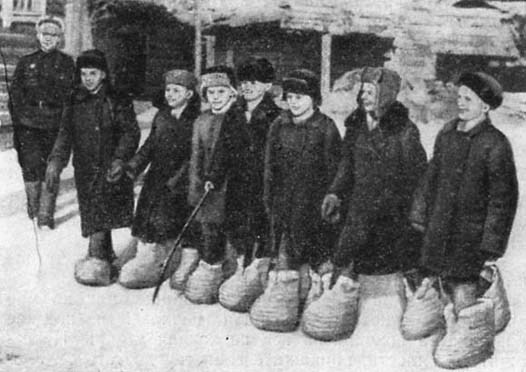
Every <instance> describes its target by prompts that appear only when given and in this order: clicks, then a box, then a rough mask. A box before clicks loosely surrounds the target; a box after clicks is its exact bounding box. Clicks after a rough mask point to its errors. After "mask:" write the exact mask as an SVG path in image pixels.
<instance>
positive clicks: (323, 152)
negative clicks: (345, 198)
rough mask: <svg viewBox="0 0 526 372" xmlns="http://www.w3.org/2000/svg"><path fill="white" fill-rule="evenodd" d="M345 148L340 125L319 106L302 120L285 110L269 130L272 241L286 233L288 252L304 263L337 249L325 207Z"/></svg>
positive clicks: (266, 194) (267, 191)
mask: <svg viewBox="0 0 526 372" xmlns="http://www.w3.org/2000/svg"><path fill="white" fill-rule="evenodd" d="M340 147H341V138H340V135H339V133H338V129H337V128H336V125H335V124H334V122H333V121H332V119H330V118H329V117H328V116H326V115H324V114H322V113H321V112H320V111H319V110H316V111H315V112H314V114H313V115H312V116H311V117H310V118H309V119H307V120H306V121H304V122H302V123H299V124H295V123H294V122H293V120H292V114H291V113H290V111H285V112H283V113H281V114H280V116H278V118H277V119H276V120H275V121H274V123H272V126H271V128H270V131H269V136H268V140H267V152H266V158H265V190H264V199H265V204H266V208H267V210H268V212H269V214H270V218H271V223H272V225H273V227H272V233H273V242H274V244H277V243H278V240H279V239H281V236H282V234H287V235H288V237H289V242H288V244H289V247H287V250H288V251H289V255H290V254H292V255H293V256H294V257H295V259H299V260H300V261H302V262H301V263H310V264H312V265H316V264H318V263H320V261H321V260H323V259H325V258H327V257H328V255H329V254H330V253H332V248H333V244H332V243H331V240H333V239H332V238H331V234H334V231H333V229H332V227H331V226H330V225H328V224H326V223H325V222H324V221H323V220H322V218H321V205H322V202H323V198H324V195H325V194H326V193H327V190H328V188H329V186H330V182H331V181H332V179H333V178H334V176H335V174H336V170H337V167H338V161H339V160H340ZM276 248H277V247H276V246H275V247H274V249H276Z"/></svg>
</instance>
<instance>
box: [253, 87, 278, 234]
mask: <svg viewBox="0 0 526 372" xmlns="http://www.w3.org/2000/svg"><path fill="white" fill-rule="evenodd" d="M280 112H281V109H280V108H279V107H278V106H277V105H276V104H275V103H274V101H273V99H272V97H271V96H270V95H268V94H265V96H264V97H263V100H262V101H261V102H260V103H259V104H258V105H257V106H256V108H255V109H254V110H253V111H252V115H251V117H250V121H249V122H248V123H247V130H248V136H249V139H250V146H249V148H248V150H249V151H248V152H249V158H248V170H249V171H250V172H251V174H250V176H249V185H248V187H249V192H250V195H251V197H250V198H249V199H248V202H249V209H248V211H247V212H248V215H249V216H248V217H249V219H250V230H251V232H252V233H253V234H254V235H259V236H260V237H262V238H263V239H265V238H266V236H265V235H267V234H268V228H269V226H268V218H267V214H266V212H265V205H264V203H263V189H264V187H263V182H264V180H263V178H264V177H263V176H264V173H265V148H266V143H267V135H268V131H269V129H270V125H271V124H272V122H273V121H274V120H275V119H276V118H277V117H278V115H279V114H280Z"/></svg>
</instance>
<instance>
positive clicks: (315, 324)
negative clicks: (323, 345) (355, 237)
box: [302, 274, 360, 341]
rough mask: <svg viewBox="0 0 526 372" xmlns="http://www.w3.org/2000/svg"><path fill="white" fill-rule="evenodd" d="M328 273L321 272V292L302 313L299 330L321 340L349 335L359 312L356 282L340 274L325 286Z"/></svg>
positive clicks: (338, 338)
mask: <svg viewBox="0 0 526 372" xmlns="http://www.w3.org/2000/svg"><path fill="white" fill-rule="evenodd" d="M330 275H331V274H326V275H325V276H324V278H323V279H324V280H323V282H324V283H325V284H326V287H325V288H324V290H323V293H322V295H321V296H320V297H319V298H318V299H317V300H315V301H313V302H312V303H311V304H310V305H309V306H308V307H307V308H306V309H305V311H304V312H303V317H302V330H303V332H304V333H305V334H306V335H308V336H310V337H312V338H314V339H316V340H321V341H336V340H341V339H344V338H348V337H350V336H351V334H352V333H353V332H354V328H355V327H356V323H357V321H358V314H359V298H360V294H359V291H360V285H359V283H358V282H357V281H356V280H353V279H351V278H348V277H346V276H343V275H340V276H339V277H338V280H337V281H336V283H335V284H334V286H333V287H332V289H329V288H328V283H329V282H330Z"/></svg>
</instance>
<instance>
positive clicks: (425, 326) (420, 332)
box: [400, 278, 444, 340]
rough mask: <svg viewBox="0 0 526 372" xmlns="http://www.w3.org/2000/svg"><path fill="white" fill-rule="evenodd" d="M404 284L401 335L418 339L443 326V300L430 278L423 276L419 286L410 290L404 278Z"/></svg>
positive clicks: (408, 338)
mask: <svg viewBox="0 0 526 372" xmlns="http://www.w3.org/2000/svg"><path fill="white" fill-rule="evenodd" d="M404 286H405V291H406V307H405V310H404V312H403V314H402V319H401V321H400V331H401V333H402V337H403V338H404V339H406V340H419V339H422V338H425V337H428V336H430V335H432V334H433V333H434V332H435V331H437V330H438V329H440V328H443V327H444V317H443V314H444V302H443V300H442V299H441V298H440V295H439V292H438V291H437V290H436V288H435V287H434V286H433V284H432V281H431V279H429V278H425V279H424V280H423V281H422V283H421V284H420V286H419V287H418V288H417V289H416V290H415V291H412V290H411V287H410V286H409V284H408V282H407V280H406V279H405V278H404Z"/></svg>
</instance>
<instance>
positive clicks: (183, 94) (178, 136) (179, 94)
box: [119, 70, 200, 288]
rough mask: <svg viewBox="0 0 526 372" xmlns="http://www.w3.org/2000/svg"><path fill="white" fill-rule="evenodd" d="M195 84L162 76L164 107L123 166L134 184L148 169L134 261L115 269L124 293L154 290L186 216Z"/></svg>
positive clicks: (182, 76)
mask: <svg viewBox="0 0 526 372" xmlns="http://www.w3.org/2000/svg"><path fill="white" fill-rule="evenodd" d="M196 84H197V79H196V78H195V77H194V75H193V74H192V73H190V72H188V71H185V70H171V71H168V72H167V73H166V74H164V86H165V89H164V96H165V102H164V105H162V106H161V108H160V109H159V111H158V112H157V114H156V115H155V117H154V119H153V123H152V129H151V131H150V134H149V136H148V138H147V139H146V141H145V142H144V144H143V145H142V147H141V148H140V149H139V151H138V152H137V154H135V156H134V157H133V158H132V159H131V160H130V161H129V162H128V163H127V164H126V172H127V174H128V176H129V177H131V178H132V179H135V178H136V177H137V176H138V175H139V174H141V173H142V172H143V171H144V170H145V169H146V167H147V166H148V165H149V166H150V167H149V170H148V173H147V174H146V176H145V179H144V185H143V187H142V190H141V193H140V195H139V199H138V202H137V208H136V210H135V217H134V220H133V225H132V235H133V236H134V237H135V238H138V240H139V244H138V249H137V255H136V257H135V258H134V259H133V260H131V261H129V262H127V263H126V264H125V265H124V266H123V267H122V269H121V272H120V275H119V283H120V284H122V285H123V286H124V287H127V288H147V287H152V286H154V285H155V284H156V283H157V281H158V279H159V275H160V273H161V272H160V271H161V266H162V263H163V261H164V260H165V258H166V255H167V253H168V252H169V250H170V249H171V248H172V245H173V244H172V243H173V242H174V239H175V238H176V237H177V235H178V234H179V232H180V230H181V228H182V227H183V225H184V223H185V222H186V218H187V217H188V215H189V214H190V209H189V206H188V203H187V192H188V165H189V162H190V154H191V148H192V128H193V124H194V121H195V119H196V118H197V116H198V115H199V112H200V99H199V95H198V94H197V92H196V91H195V89H196Z"/></svg>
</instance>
